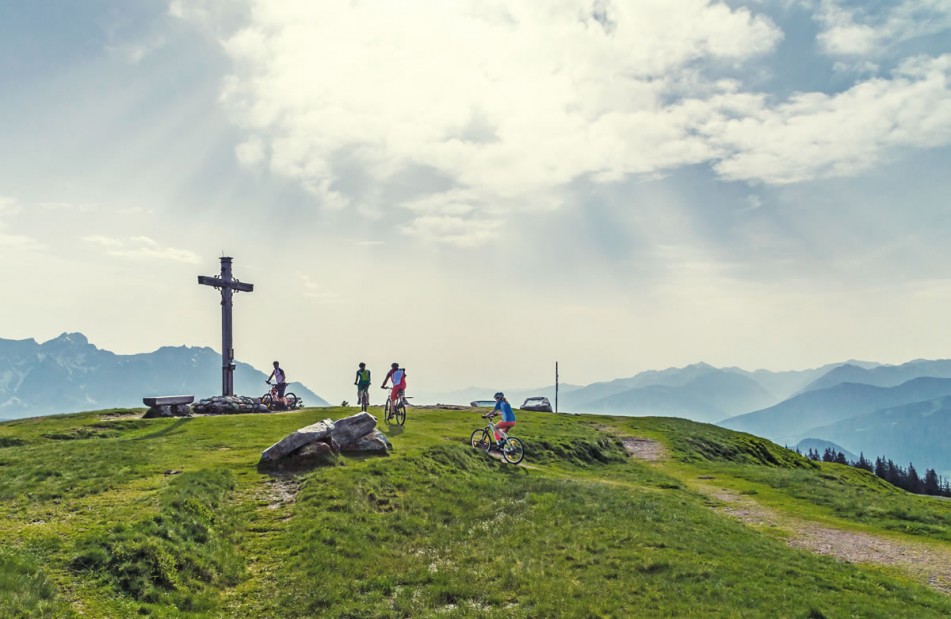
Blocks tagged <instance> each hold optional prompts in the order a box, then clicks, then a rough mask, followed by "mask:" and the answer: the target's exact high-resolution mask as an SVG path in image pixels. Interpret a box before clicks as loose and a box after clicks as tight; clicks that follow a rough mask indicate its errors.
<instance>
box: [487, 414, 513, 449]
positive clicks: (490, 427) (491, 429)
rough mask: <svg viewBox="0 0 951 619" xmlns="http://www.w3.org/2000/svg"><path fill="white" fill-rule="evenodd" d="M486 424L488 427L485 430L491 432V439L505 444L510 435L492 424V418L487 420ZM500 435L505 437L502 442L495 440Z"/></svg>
mask: <svg viewBox="0 0 951 619" xmlns="http://www.w3.org/2000/svg"><path fill="white" fill-rule="evenodd" d="M486 424H487V425H486V426H485V429H486V430H488V431H489V438H491V439H492V440H493V441H496V442H497V443H499V444H500V445H503V444H505V441H506V440H508V437H509V435H508V434H507V433H505V432H502V431H501V430H499V428H498V426H497V425H495V424H494V423H492V419H491V418H488V417H487V418H486ZM499 434H502V436H503V437H505V438H503V439H502V440H501V441H499V440H497V439H496V438H495V437H496V436H498V435H499Z"/></svg>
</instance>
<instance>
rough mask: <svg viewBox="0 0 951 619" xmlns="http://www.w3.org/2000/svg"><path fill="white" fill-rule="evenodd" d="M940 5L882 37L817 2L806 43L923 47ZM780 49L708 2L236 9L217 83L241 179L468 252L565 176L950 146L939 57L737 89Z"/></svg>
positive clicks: (827, 168) (786, 166)
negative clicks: (264, 171)
mask: <svg viewBox="0 0 951 619" xmlns="http://www.w3.org/2000/svg"><path fill="white" fill-rule="evenodd" d="M948 4H949V3H948V2H947V1H944V2H939V1H938V0H928V1H927V2H926V3H925V8H924V9H920V10H919V8H916V7H915V5H913V4H912V3H909V2H906V3H903V4H901V6H900V7H898V8H896V9H895V10H894V11H892V12H891V13H889V15H890V17H889V18H888V19H886V20H885V21H886V24H885V25H884V26H883V25H881V24H871V25H870V24H867V23H864V22H861V21H859V14H858V13H857V12H856V11H855V10H846V9H844V8H842V6H843V5H842V4H841V3H834V2H822V3H821V11H820V18H821V19H822V20H824V21H823V23H824V24H825V25H826V26H825V27H826V29H825V30H824V31H823V32H824V35H823V36H826V37H827V39H828V41H833V40H834V41H837V42H836V43H834V45H835V46H838V47H837V49H841V50H845V49H854V50H858V49H860V48H867V47H868V46H869V45H870V44H871V43H870V41H881V40H882V39H881V37H882V36H883V35H882V34H881V33H882V32H885V31H887V32H888V33H890V34H888V35H887V38H888V39H889V40H897V39H900V38H902V37H908V36H912V33H917V34H920V33H923V32H927V31H932V30H933V29H934V28H936V27H938V26H935V25H933V24H923V23H919V22H922V21H923V20H922V19H921V16H922V15H937V16H939V17H940V16H944V15H946V13H947V10H946V9H947V8H948ZM199 6H201V5H199ZM208 6H216V3H210V4H209V5H208ZM171 10H172V12H173V13H175V14H181V15H182V16H184V17H188V12H187V11H185V10H184V8H183V5H181V4H180V3H177V2H176V3H173V6H172V9H171ZM196 10H197V9H196ZM214 13H215V12H214V10H210V9H209V10H208V11H205V12H204V13H202V16H201V17H200V20H199V21H201V20H207V19H209V16H210V15H214ZM942 19H943V17H942ZM924 21H927V20H924ZM939 22H940V20H939ZM942 23H943V22H942ZM849 28H852V29H851V30H849ZM837 29H838V30H837ZM869 29H872V30H869ZM873 31H874V32H873ZM833 32H834V33H835V34H833ZM782 37H783V33H782V32H781V31H780V30H779V29H778V28H777V27H776V26H775V25H774V24H773V23H772V22H771V21H770V20H769V19H768V18H766V17H764V16H762V15H757V14H755V13H754V12H752V10H751V9H748V8H741V9H731V8H729V7H728V6H726V5H725V4H722V3H713V2H710V1H708V0H642V1H640V2H636V3H611V2H603V1H601V0H598V1H593V0H558V1H557V2H553V3H509V2H474V1H472V2H456V3H443V2H424V1H418V2H411V3H390V2H384V1H382V0H380V1H368V2H362V3H348V4H341V3H330V4H327V3H313V2H305V1H303V0H301V1H299V2H291V1H288V2H281V3H274V2H265V1H264V0H254V1H252V2H251V3H250V11H249V13H248V15H247V23H246V24H245V25H244V27H242V28H240V29H238V30H237V31H235V32H234V33H233V34H232V35H230V36H227V37H225V38H224V39H223V45H224V49H225V50H226V52H227V53H228V54H229V55H230V56H231V58H232V60H233V62H234V67H235V69H234V72H233V74H232V75H230V76H229V77H228V79H227V80H226V83H225V86H224V88H223V91H222V95H221V96H222V101H223V103H224V104H225V105H226V106H227V107H228V109H229V110H230V113H231V114H232V117H233V119H234V121H235V122H236V123H237V124H239V125H240V126H241V127H242V128H243V129H244V131H245V132H246V134H247V135H246V139H245V141H244V142H243V143H242V144H241V145H240V146H238V148H237V150H236V157H237V158H238V160H239V161H240V162H241V163H242V164H244V165H246V166H266V167H268V168H269V169H270V171H271V172H272V173H274V174H275V175H278V176H284V177H288V178H291V179H294V180H296V181H297V182H299V183H300V185H301V186H302V187H304V188H305V189H306V190H307V191H309V192H310V193H312V194H313V195H314V196H315V197H316V199H317V201H318V202H319V203H320V204H321V206H322V207H323V208H330V209H342V208H347V207H353V208H355V209H356V210H357V212H358V213H361V214H363V215H365V216H368V217H373V218H381V217H382V215H381V213H382V212H383V211H384V209H389V212H390V213H391V214H392V216H395V217H397V218H400V219H401V221H399V222H398V223H397V225H398V227H399V229H400V230H401V231H402V232H404V233H405V234H411V235H415V236H417V237H418V238H420V239H423V240H426V241H433V242H437V243H441V244H452V245H463V246H470V247H471V246H478V245H480V244H484V243H486V242H488V241H490V240H491V239H492V238H493V237H494V235H495V234H496V233H497V230H498V229H499V226H500V225H501V222H502V221H504V220H505V218H506V214H507V213H508V212H510V211H513V210H525V209H536V208H552V207H557V206H558V205H560V203H561V202H562V200H563V199H564V198H563V195H564V192H563V189H564V188H565V187H566V186H567V185H568V184H569V183H572V182H577V181H578V180H579V179H583V180H588V181H590V182H595V183H611V182H616V181H619V180H622V179H624V178H626V177H629V176H632V175H637V176H642V177H645V178H655V177H657V176H659V175H663V174H664V173H666V172H667V171H670V170H673V169H677V168H679V167H683V166H688V165H697V164H707V165H711V166H712V167H713V169H714V170H715V171H716V172H717V173H718V174H719V175H720V176H721V177H722V178H724V179H727V180H741V181H746V182H750V183H760V182H764V183H770V184H787V183H795V182H800V181H805V180H811V179H816V178H826V177H834V176H847V175H853V174H857V173H860V172H863V171H866V170H868V169H869V168H870V167H872V166H874V165H876V164H878V163H880V162H882V161H885V160H887V159H888V158H889V157H891V156H893V153H894V152H896V151H900V150H901V149H906V148H927V147H933V146H941V145H945V144H948V143H951V134H949V131H951V118H949V116H948V114H949V112H948V105H949V103H948V102H949V101H951V97H949V86H948V83H949V75H951V68H949V61H948V57H947V56H942V57H938V58H927V57H924V58H918V59H911V60H907V61H906V62H905V63H904V64H902V65H901V66H900V67H899V68H898V69H897V70H895V71H894V72H893V74H892V75H891V76H890V78H889V79H885V78H881V77H875V78H874V79H866V80H865V81H861V82H858V83H856V84H854V85H853V86H852V87H851V88H848V89H846V90H845V91H844V92H840V93H837V94H825V93H817V92H806V93H798V94H795V95H793V96H792V97H790V98H789V99H787V100H776V99H773V98H772V97H770V96H769V95H768V94H766V93H762V92H751V91H748V90H745V86H744V83H743V81H742V80H743V79H744V77H745V72H746V69H748V68H749V67H750V65H751V64H752V63H753V62H755V61H756V60H757V58H758V57H761V56H763V55H765V54H768V53H770V52H772V51H774V50H775V48H776V46H777V44H778V43H779V41H780V40H781V39H782ZM827 45H830V46H832V45H833V43H827ZM830 49H832V47H830ZM863 66H865V67H866V70H867V71H868V70H871V69H870V67H874V64H873V63H868V62H866V63H865V64H864V65H863ZM714 69H715V70H714ZM730 74H732V75H733V76H734V79H729V78H725V77H724V76H725V75H730ZM354 170H356V171H357V172H354ZM412 170H426V171H428V172H429V173H430V174H431V176H432V177H433V179H434V180H433V181H432V183H431V185H430V186H427V185H426V183H414V184H413V190H414V191H416V192H418V194H417V195H416V196H415V197H403V198H401V199H398V200H392V199H390V196H389V195H388V194H387V192H386V189H385V188H386V187H387V186H388V185H389V184H392V183H397V182H399V181H398V179H399V178H400V175H401V174H405V173H407V171H412ZM354 177H356V178H359V180H360V182H359V185H360V187H361V190H360V191H355V190H353V189H352V186H354V185H355V184H356V183H353V182H352V179H353V178H354ZM348 179H349V185H348ZM348 187H350V189H348ZM393 206H399V207H402V208H401V209H396V210H393V209H392V207H393Z"/></svg>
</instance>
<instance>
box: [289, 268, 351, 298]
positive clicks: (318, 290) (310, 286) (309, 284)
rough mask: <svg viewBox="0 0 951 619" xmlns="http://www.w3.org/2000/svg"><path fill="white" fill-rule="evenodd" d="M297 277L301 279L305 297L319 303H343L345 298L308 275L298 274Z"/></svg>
mask: <svg viewBox="0 0 951 619" xmlns="http://www.w3.org/2000/svg"><path fill="white" fill-rule="evenodd" d="M297 277H299V278H300V281H301V286H302V288H303V295H304V296H305V297H307V298H309V299H313V300H315V301H317V302H318V303H340V302H342V301H343V298H342V297H341V296H340V295H339V294H338V293H336V292H333V291H331V290H327V289H326V288H324V287H323V286H322V285H320V284H318V283H317V282H315V281H314V280H313V279H312V278H311V277H310V276H309V275H307V274H306V273H300V272H298V273H297Z"/></svg>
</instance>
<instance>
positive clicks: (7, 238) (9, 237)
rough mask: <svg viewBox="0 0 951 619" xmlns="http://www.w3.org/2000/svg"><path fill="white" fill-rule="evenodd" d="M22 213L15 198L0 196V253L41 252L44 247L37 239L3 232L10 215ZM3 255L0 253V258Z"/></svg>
mask: <svg viewBox="0 0 951 619" xmlns="http://www.w3.org/2000/svg"><path fill="white" fill-rule="evenodd" d="M22 212H23V206H22V205H21V204H20V202H19V201H18V200H16V199H15V198H11V197H7V196H0V251H3V250H10V251H13V252H30V251H42V250H44V249H46V246H45V245H44V244H43V243H41V242H40V241H38V240H37V239H35V238H33V237H30V236H27V235H24V234H15V233H14V234H8V233H7V232H5V231H4V229H5V228H6V227H7V222H6V221H5V219H6V218H7V217H10V216H12V215H19V214H20V213H22ZM2 255H3V254H2V253H0V256H2Z"/></svg>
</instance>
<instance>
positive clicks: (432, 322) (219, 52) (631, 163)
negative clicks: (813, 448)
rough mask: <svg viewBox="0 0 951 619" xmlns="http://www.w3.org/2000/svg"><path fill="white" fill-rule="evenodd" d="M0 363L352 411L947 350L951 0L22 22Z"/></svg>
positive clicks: (157, 13)
mask: <svg viewBox="0 0 951 619" xmlns="http://www.w3.org/2000/svg"><path fill="white" fill-rule="evenodd" d="M0 93H2V96H0V136H2V139H0V261H2V266H3V269H2V271H0V278H2V281H3V288H4V294H3V302H2V304H0V325H2V329H0V337H3V338H14V339H18V338H28V337H34V338H36V339H38V340H45V339H49V338H51V337H55V336H56V335H58V334H59V333H60V332H62V331H82V332H83V333H85V334H86V335H87V336H88V337H89V338H90V340H91V341H92V342H93V343H95V344H96V345H98V346H99V347H101V348H107V349H109V350H113V351H116V352H120V353H134V352H144V351H149V350H154V349H155V348H157V347H159V346H164V345H181V344H188V345H201V346H212V347H214V348H215V349H219V347H220V328H219V320H220V312H219V307H218V304H217V298H216V297H217V293H215V291H214V290H212V289H210V288H207V287H200V286H198V284H197V283H196V276H197V275H201V274H204V275H213V274H215V273H216V272H217V270H218V258H219V257H220V256H221V255H222V254H224V255H229V256H233V257H234V260H235V262H234V265H235V273H236V275H237V277H239V278H240V279H241V280H242V281H246V282H251V283H253V284H254V285H255V291H254V292H253V293H251V294H241V295H238V297H237V298H236V305H235V348H236V353H237V356H238V358H239V359H240V360H242V361H247V362H249V363H252V364H253V365H256V366H257V367H261V368H265V367H267V366H268V365H269V363H270V361H272V360H273V359H280V360H281V362H282V364H283V365H284V366H285V368H286V369H287V370H288V373H289V375H290V377H291V378H292V379H297V380H302V381H303V382H305V383H306V384H308V385H309V386H310V387H311V388H313V389H314V390H315V391H317V392H318V393H320V394H321V395H324V396H325V397H327V398H328V399H331V400H339V399H342V398H344V397H351V394H350V389H351V387H350V383H351V382H352V379H351V377H352V372H353V370H354V369H355V365H356V363H357V362H358V361H360V360H365V361H367V362H368V363H369V364H370V367H371V369H376V370H377V372H378V373H379V374H380V378H382V371H383V370H384V369H385V367H386V365H388V363H389V362H390V361H392V360H397V361H399V362H400V363H401V364H402V365H404V366H406V367H407V368H408V369H409V376H410V380H411V391H412V390H413V389H412V387H415V388H416V390H418V391H421V392H433V391H440V390H449V389H453V388H459V387H466V386H469V385H480V386H486V387H489V388H493V387H495V386H533V385H542V384H546V383H550V382H551V376H552V374H553V371H552V370H553V367H552V366H553V364H554V362H555V361H556V360H558V361H560V363H561V369H562V379H563V380H565V381H568V382H572V383H588V382H593V381H596V380H604V379H609V378H615V377H619V376H627V375H631V374H634V373H636V372H638V371H641V370H644V369H658V368H664V367H669V366H680V365H685V364H688V363H693V362H697V361H700V360H703V361H706V362H709V363H711V364H714V365H720V366H727V365H736V366H740V367H744V368H747V369H756V368H768V369H776V370H778V369H798V368H805V367H815V366H817V365H820V364H823V363H827V362H832V361H839V360H844V359H848V358H862V359H870V360H877V361H882V362H892V363H896V362H902V361H906V360H909V359H913V358H917V357H927V358H946V357H949V356H951V328H949V321H951V317H949V316H951V314H949V308H951V243H949V242H948V238H949V234H951V204H949V197H948V196H949V195H951V180H949V174H948V172H949V170H951V0H914V1H907V0H890V1H888V2H882V1H877V0H876V1H871V0H861V1H850V0H761V1H752V0H751V1H748V2H739V1H734V0H727V1H725V2H712V1H707V0H630V1H622V0H552V1H550V2H544V3H542V2H535V1H525V2H520V1H514V2H513V1H512V0H506V1H505V2H502V1H498V2H496V1H483V2H477V1H460V2H437V1H431V2H424V1H412V2H410V1H405V0H404V1H400V2H395V1H394V2H384V1H373V0H365V1H361V2H311V1H309V0H281V1H278V0H247V1H245V2H239V1H236V0H228V1H225V0H204V1H195V0H164V1H161V0H152V1H146V0H143V1H141V2H134V3H133V2H127V1H125V0H84V1H83V2H73V1H68V0H58V1H57V0H49V1H43V2H17V1H15V0H0Z"/></svg>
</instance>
